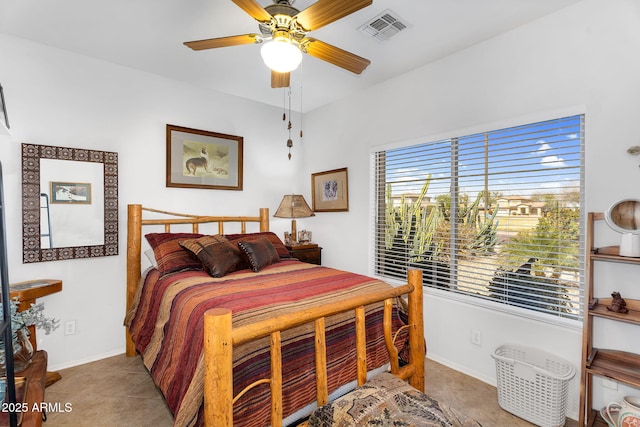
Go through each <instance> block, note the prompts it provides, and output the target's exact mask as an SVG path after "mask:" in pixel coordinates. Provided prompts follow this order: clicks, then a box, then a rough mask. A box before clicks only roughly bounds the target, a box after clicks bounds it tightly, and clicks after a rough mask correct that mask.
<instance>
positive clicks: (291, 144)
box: [287, 86, 293, 160]
mask: <svg viewBox="0 0 640 427" xmlns="http://www.w3.org/2000/svg"><path fill="white" fill-rule="evenodd" d="M292 127H293V126H292V125H291V86H289V122H288V123H287V131H289V139H287V147H289V156H288V157H289V160H291V147H293V140H292V139H291V128H292Z"/></svg>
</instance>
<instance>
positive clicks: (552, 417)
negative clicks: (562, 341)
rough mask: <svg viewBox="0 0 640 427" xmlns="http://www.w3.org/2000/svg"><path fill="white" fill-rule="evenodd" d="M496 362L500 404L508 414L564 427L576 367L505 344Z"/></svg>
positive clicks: (544, 426)
mask: <svg viewBox="0 0 640 427" xmlns="http://www.w3.org/2000/svg"><path fill="white" fill-rule="evenodd" d="M492 357H493V358H494V359H495V361H496V376H497V380H498V403H499V404H500V407H501V408H502V409H504V410H505V411H508V412H511V413H512V414H514V415H516V416H518V417H520V418H523V419H525V420H527V421H529V422H531V423H533V424H536V425H538V426H540V427H562V426H564V423H565V420H566V416H565V411H566V407H567V385H568V383H569V380H570V379H571V378H573V376H574V375H575V373H576V370H575V368H574V367H573V365H572V364H570V363H569V362H567V361H566V360H563V359H561V358H559V357H556V356H554V355H552V354H549V353H546V352H544V351H540V350H536V349H533V348H529V347H525V346H521V345H512V344H508V345H502V346H500V347H498V348H497V349H496V351H495V352H494V354H492Z"/></svg>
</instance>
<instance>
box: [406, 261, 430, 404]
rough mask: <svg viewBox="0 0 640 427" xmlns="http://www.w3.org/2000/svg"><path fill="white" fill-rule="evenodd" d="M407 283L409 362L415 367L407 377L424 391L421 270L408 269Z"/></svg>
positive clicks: (424, 349) (412, 383) (424, 351)
mask: <svg viewBox="0 0 640 427" xmlns="http://www.w3.org/2000/svg"><path fill="white" fill-rule="evenodd" d="M408 281H409V284H410V285H412V286H413V291H411V293H409V324H410V325H412V327H411V328H409V363H411V364H412V365H413V366H414V367H415V373H414V374H413V375H412V376H411V377H410V378H409V384H411V386H413V388H416V389H418V390H420V391H421V392H423V393H424V362H425V360H424V358H425V356H426V348H425V343H424V317H423V314H422V305H423V300H422V271H421V270H409V273H408Z"/></svg>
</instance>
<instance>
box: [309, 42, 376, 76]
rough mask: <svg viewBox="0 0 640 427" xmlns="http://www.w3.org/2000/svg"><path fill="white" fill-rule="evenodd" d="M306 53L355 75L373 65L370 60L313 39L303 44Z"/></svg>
mask: <svg viewBox="0 0 640 427" xmlns="http://www.w3.org/2000/svg"><path fill="white" fill-rule="evenodd" d="M302 45H303V46H304V47H305V51H306V52H307V53H308V54H309V55H311V56H313V57H316V58H318V59H321V60H323V61H327V62H329V63H331V64H333V65H337V66H338V67H341V68H344V69H345V70H348V71H351V72H352V73H355V74H360V73H362V72H363V71H364V70H365V68H367V67H368V66H369V64H371V61H369V60H368V59H365V58H362V57H360V56H358V55H356V54H353V53H351V52H347V51H346V50H342V49H340V48H338V47H335V46H332V45H330V44H328V43H325V42H323V41H320V40H318V39H314V38H312V37H308V38H305V39H304V40H303V42H302Z"/></svg>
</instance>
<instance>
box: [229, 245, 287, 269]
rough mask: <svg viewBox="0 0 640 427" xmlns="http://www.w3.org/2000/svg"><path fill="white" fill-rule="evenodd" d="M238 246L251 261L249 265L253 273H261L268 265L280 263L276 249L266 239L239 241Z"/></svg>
mask: <svg viewBox="0 0 640 427" xmlns="http://www.w3.org/2000/svg"><path fill="white" fill-rule="evenodd" d="M238 246H239V247H240V249H242V251H243V252H244V253H245V255H246V256H247V258H248V259H249V264H251V270H253V271H260V270H262V269H263V268H264V267H266V266H268V265H271V264H275V263H276V262H280V257H279V256H278V252H277V251H276V248H275V247H274V246H273V245H272V244H271V242H270V241H269V240H268V239H267V238H265V237H259V238H257V239H255V240H249V241H239V242H238Z"/></svg>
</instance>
